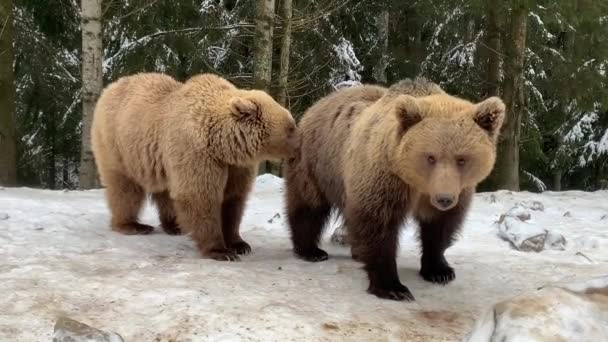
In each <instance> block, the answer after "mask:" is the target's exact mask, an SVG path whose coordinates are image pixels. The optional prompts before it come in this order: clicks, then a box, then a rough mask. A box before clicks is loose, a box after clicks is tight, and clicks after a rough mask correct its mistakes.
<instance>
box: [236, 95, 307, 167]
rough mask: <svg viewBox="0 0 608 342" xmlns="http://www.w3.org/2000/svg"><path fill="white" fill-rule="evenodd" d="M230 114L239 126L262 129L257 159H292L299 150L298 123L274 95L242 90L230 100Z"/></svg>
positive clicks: (258, 142)
mask: <svg viewBox="0 0 608 342" xmlns="http://www.w3.org/2000/svg"><path fill="white" fill-rule="evenodd" d="M229 104H230V111H231V112H232V114H233V116H234V119H235V120H236V121H237V122H238V123H239V124H244V125H253V126H256V127H257V128H258V129H256V130H253V131H255V132H259V133H258V141H257V144H256V145H257V151H256V153H255V154H256V158H257V159H259V160H262V159H278V158H290V157H291V156H292V155H293V153H294V151H295V145H296V142H295V135H296V134H295V130H296V122H295V120H294V119H293V117H292V115H291V113H290V112H289V111H288V110H287V109H285V108H284V107H283V106H281V105H280V104H279V103H277V102H276V101H275V100H274V99H273V98H272V97H271V96H270V95H268V94H266V93H265V92H263V91H259V90H239V91H238V93H237V95H236V96H233V97H232V98H231V99H230V101H229Z"/></svg>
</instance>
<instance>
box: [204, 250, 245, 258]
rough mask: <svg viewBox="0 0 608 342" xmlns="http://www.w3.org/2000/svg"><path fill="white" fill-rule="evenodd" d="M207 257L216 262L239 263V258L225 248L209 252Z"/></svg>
mask: <svg viewBox="0 0 608 342" xmlns="http://www.w3.org/2000/svg"><path fill="white" fill-rule="evenodd" d="M207 255H208V257H209V258H211V259H214V260H217V261H240V260H241V258H239V256H238V255H237V254H236V253H235V252H234V251H231V250H229V249H226V248H222V249H214V250H212V251H210V252H209V253H208V254H207Z"/></svg>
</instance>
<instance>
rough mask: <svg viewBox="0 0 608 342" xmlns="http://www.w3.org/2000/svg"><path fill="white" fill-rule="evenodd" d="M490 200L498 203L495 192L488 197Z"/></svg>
mask: <svg viewBox="0 0 608 342" xmlns="http://www.w3.org/2000/svg"><path fill="white" fill-rule="evenodd" d="M488 202H490V203H496V195H495V194H491V195H490V197H489V198H488Z"/></svg>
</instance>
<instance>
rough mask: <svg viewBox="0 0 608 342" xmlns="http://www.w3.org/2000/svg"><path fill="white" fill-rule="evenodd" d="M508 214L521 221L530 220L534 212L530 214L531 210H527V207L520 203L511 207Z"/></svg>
mask: <svg viewBox="0 0 608 342" xmlns="http://www.w3.org/2000/svg"><path fill="white" fill-rule="evenodd" d="M506 215H507V216H511V217H515V218H517V219H518V220H520V221H528V220H529V219H530V218H531V217H532V214H530V212H529V211H528V210H526V208H524V207H521V206H518V205H517V206H515V207H513V208H511V209H509V211H508V212H507V213H506Z"/></svg>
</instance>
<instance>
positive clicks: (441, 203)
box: [431, 193, 458, 211]
mask: <svg viewBox="0 0 608 342" xmlns="http://www.w3.org/2000/svg"><path fill="white" fill-rule="evenodd" d="M431 204H432V205H433V206H434V207H435V208H437V209H439V210H441V211H446V210H450V209H452V208H454V207H455V206H456V204H458V196H455V195H451V194H446V193H440V194H436V195H434V196H431Z"/></svg>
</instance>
